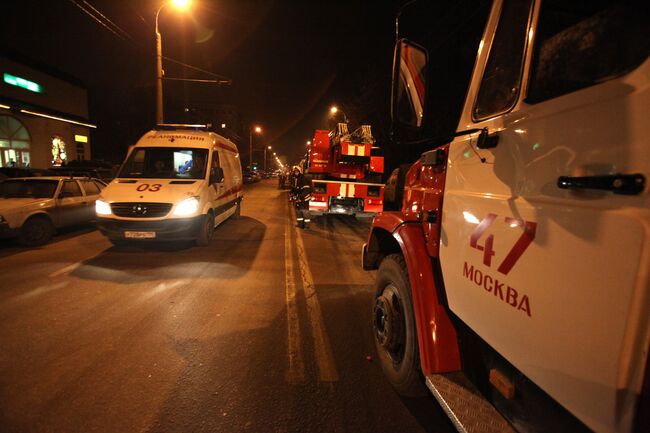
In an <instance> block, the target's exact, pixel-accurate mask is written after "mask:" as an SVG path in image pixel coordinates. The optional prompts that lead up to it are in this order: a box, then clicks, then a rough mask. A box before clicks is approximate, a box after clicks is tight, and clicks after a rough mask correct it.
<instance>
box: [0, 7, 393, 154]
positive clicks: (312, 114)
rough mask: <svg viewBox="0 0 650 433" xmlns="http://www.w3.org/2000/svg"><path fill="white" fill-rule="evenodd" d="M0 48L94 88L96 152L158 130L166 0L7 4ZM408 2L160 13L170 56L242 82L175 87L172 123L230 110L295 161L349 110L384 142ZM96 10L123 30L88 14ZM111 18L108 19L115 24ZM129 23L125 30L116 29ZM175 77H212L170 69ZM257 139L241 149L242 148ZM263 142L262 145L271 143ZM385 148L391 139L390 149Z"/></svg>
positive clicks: (170, 98)
mask: <svg viewBox="0 0 650 433" xmlns="http://www.w3.org/2000/svg"><path fill="white" fill-rule="evenodd" d="M4 3H5V4H4V7H3V13H2V17H1V18H0V20H1V25H0V50H1V51H2V52H4V53H5V54H7V55H9V56H12V55H14V56H20V57H24V58H26V59H29V60H30V62H32V63H34V64H36V65H43V66H46V67H49V68H52V69H54V70H57V71H60V72H62V73H64V74H67V75H70V76H72V77H74V78H77V79H78V80H80V81H81V82H82V83H84V84H85V86H86V87H87V89H88V93H89V104H90V120H91V121H93V122H95V123H97V124H98V126H99V129H98V130H97V131H95V132H94V133H93V134H94V135H93V137H92V139H93V145H94V148H93V151H94V153H95V156H97V157H101V158H105V159H112V160H115V161H119V160H120V159H121V158H122V157H123V155H124V151H125V150H126V147H127V146H128V145H129V144H132V143H133V141H134V140H136V139H137V138H138V137H139V136H140V135H141V134H142V133H143V132H144V131H146V130H148V129H150V128H151V127H152V125H153V124H154V64H155V58H154V53H155V39H154V16H155V12H156V10H157V8H158V7H159V6H160V5H161V4H162V3H163V2H162V1H161V0H155V1H153V0H141V1H128V0H87V1H83V0H74V1H72V0H48V1H36V0H8V1H6V2H4ZM402 3H404V1H381V2H377V1H358V0H357V1H279V0H276V1H273V0H194V1H193V3H192V7H191V11H190V12H188V13H179V12H177V11H176V10H174V9H173V8H172V7H167V8H165V9H164V10H163V11H162V12H161V15H160V30H161V33H162V35H163V55H164V56H167V57H171V58H174V59H177V60H179V61H182V62H185V63H188V64H191V65H193V66H196V67H199V68H202V69H205V70H208V71H211V72H213V73H216V74H219V75H222V76H225V77H228V78H231V79H232V80H233V84H232V86H216V85H206V84H187V83H170V82H165V104H166V107H165V108H166V118H165V121H166V122H169V123H175V122H182V120H183V119H175V118H170V116H168V115H167V113H169V112H170V111H172V110H173V109H174V108H175V109H180V108H181V107H182V106H183V105H188V106H191V104H192V101H193V100H195V99H197V98H198V99H203V100H205V99H209V100H211V101H214V102H216V103H219V104H232V105H234V106H235V107H236V109H237V111H239V112H240V113H241V116H242V119H243V120H244V122H246V123H255V124H260V125H262V127H263V128H264V135H263V144H264V145H267V144H270V145H272V146H274V150H276V149H277V150H278V151H279V153H280V154H283V155H287V159H288V161H289V162H291V161H293V160H295V159H297V158H298V157H299V156H300V155H301V154H302V153H304V151H305V141H306V140H308V139H310V138H311V137H312V135H313V130H314V129H316V128H323V127H327V126H328V120H327V110H328V107H329V106H330V105H331V104H339V105H341V106H342V107H343V108H344V109H345V111H346V113H347V115H348V117H349V118H350V120H351V124H352V125H351V126H352V127H355V126H358V125H359V124H360V123H361V122H372V123H375V124H381V125H374V126H373V127H374V128H375V130H376V131H377V135H378V138H380V139H382V140H385V137H386V130H387V128H386V125H385V123H386V122H387V120H388V109H389V107H388V101H389V94H390V73H391V64H392V55H393V45H394V38H395V33H394V32H395V28H394V20H395V13H396V11H397V10H398V8H399V6H400V5H401V4H402ZM78 5H81V6H83V7H84V8H86V9H87V10H90V9H91V6H92V7H94V8H96V9H97V10H98V11H99V12H101V13H102V14H103V15H104V16H105V17H106V19H108V20H110V21H112V22H113V23H114V24H115V25H116V26H117V27H115V26H110V24H109V26H110V27H112V30H113V31H109V30H108V29H106V28H105V27H104V26H102V25H101V24H100V23H98V22H97V21H95V20H93V19H92V18H91V17H90V16H88V15H87V14H86V13H84V11H83V10H81V8H80V7H79V6H78ZM106 19H103V21H104V22H106V21H107V20H106ZM118 27H119V28H118ZM164 67H165V72H166V75H167V76H175V77H179V76H183V77H191V78H211V77H209V76H206V75H205V74H202V73H199V72H195V71H191V70H188V69H187V68H183V67H179V66H177V65H174V64H173V63H170V62H167V61H165V62H164ZM246 142H247V138H246V140H244V142H243V143H241V142H240V143H239V145H240V150H241V151H244V149H242V147H243V146H245V144H246ZM261 144H262V142H259V143H258V145H261ZM380 144H381V143H380Z"/></svg>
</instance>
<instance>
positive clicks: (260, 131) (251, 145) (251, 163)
mask: <svg viewBox="0 0 650 433" xmlns="http://www.w3.org/2000/svg"><path fill="white" fill-rule="evenodd" d="M253 131H255V132H256V133H257V134H261V133H262V127H260V126H254V127H253V126H251V128H250V135H249V140H248V144H249V148H248V150H249V151H250V155H249V156H248V162H249V164H250V169H251V171H253Z"/></svg>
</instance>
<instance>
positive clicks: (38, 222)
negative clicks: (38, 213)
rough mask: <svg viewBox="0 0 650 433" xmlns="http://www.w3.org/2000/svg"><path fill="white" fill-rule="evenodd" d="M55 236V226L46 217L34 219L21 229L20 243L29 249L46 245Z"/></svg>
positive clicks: (26, 222)
mask: <svg viewBox="0 0 650 433" xmlns="http://www.w3.org/2000/svg"><path fill="white" fill-rule="evenodd" d="M53 235H54V226H53V225H52V223H51V222H50V220H49V219H47V218H45V217H32V218H30V219H28V220H27V221H25V223H24V224H23V226H22V227H21V228H20V235H19V236H18V242H20V244H22V245H25V246H27V247H35V246H39V245H43V244H46V243H47V242H49V240H50V239H52V236H53Z"/></svg>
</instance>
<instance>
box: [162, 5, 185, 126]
mask: <svg viewBox="0 0 650 433" xmlns="http://www.w3.org/2000/svg"><path fill="white" fill-rule="evenodd" d="M171 3H172V4H173V5H174V6H175V7H176V8H177V9H179V10H185V9H187V8H188V7H189V3H190V2H189V0H172V2H171ZM168 4H169V3H163V4H162V5H161V6H160V7H159V8H158V11H157V12H156V123H157V124H159V125H160V124H162V123H164V120H163V85H162V79H163V68H162V37H161V36H160V31H159V30H158V16H159V15H160V11H161V10H163V8H164V7H165V6H167V5H168Z"/></svg>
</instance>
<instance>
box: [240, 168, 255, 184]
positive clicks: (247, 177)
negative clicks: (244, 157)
mask: <svg viewBox="0 0 650 433" xmlns="http://www.w3.org/2000/svg"><path fill="white" fill-rule="evenodd" d="M242 177H243V179H244V183H253V182H255V175H254V174H253V172H251V171H245V172H244V173H243V174H242Z"/></svg>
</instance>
